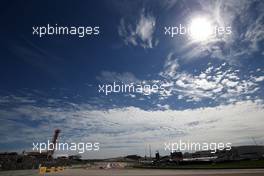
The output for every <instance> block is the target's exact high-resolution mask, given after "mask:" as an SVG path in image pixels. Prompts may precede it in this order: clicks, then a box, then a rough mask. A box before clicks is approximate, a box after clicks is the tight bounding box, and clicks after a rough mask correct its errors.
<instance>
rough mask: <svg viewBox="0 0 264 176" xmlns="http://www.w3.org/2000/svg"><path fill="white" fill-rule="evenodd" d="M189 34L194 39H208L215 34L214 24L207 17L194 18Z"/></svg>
mask: <svg viewBox="0 0 264 176" xmlns="http://www.w3.org/2000/svg"><path fill="white" fill-rule="evenodd" d="M189 34H190V37H191V38H192V40H194V41H206V40H208V39H209V38H210V37H211V36H212V34H213V27H212V24H211V22H210V21H209V20H208V19H206V18H203V17H197V18H194V19H193V20H192V21H191V23H190V26H189Z"/></svg>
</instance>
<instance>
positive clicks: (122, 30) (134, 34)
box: [118, 10, 158, 48]
mask: <svg viewBox="0 0 264 176" xmlns="http://www.w3.org/2000/svg"><path fill="white" fill-rule="evenodd" d="M137 21H138V22H137V23H136V24H135V25H132V24H128V25H127V24H126V23H125V20H124V19H123V18H122V19H121V21H120V25H119V27H118V34H119V35H120V36H121V37H122V38H123V40H124V42H125V44H126V45H129V44H131V45H133V46H141V47H143V48H153V47H154V46H156V45H157V43H158V40H155V39H154V37H153V34H154V32H155V27H156V19H155V18H154V17H153V16H151V15H149V14H146V13H145V11H144V10H142V12H141V14H140V17H139V20H137Z"/></svg>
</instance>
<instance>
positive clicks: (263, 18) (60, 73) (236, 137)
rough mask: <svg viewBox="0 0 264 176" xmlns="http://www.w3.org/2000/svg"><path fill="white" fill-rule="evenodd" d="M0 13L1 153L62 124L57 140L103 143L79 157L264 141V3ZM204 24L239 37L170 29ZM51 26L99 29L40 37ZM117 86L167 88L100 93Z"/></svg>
mask: <svg viewBox="0 0 264 176" xmlns="http://www.w3.org/2000/svg"><path fill="white" fill-rule="evenodd" d="M0 8H1V10H0V14H1V15H0V19H1V23H2V24H1V28H0V36H1V42H0V52H1V58H0V123H1V128H0V135H1V136H2V140H1V141H0V151H2V152H4V151H20V152H21V151H22V150H26V151H30V150H32V142H41V141H47V139H51V138H52V135H53V131H54V129H56V128H59V129H61V131H62V132H61V136H60V139H59V140H60V141H64V142H67V141H68V142H99V143H100V151H97V152H85V153H84V154H82V156H83V158H107V157H116V156H124V155H128V154H139V155H144V154H145V148H146V146H149V145H151V147H152V149H153V151H155V150H159V151H160V152H161V153H162V154H168V153H165V151H164V150H163V148H164V145H163V144H164V142H168V141H178V140H185V141H194V142H226V143H227V142H232V145H234V146H235V145H251V144H254V143H255V142H254V141H256V142H257V143H258V144H264V137H263V126H264V121H263V117H264V116H263V113H264V109H263V108H264V101H263V99H264V91H263V90H264V2H263V1H254V0H241V1H239V3H238V2H237V1H224V0H222V1H221V0H220V1H207V0H206V1H198V0H188V1H181V0H175V1H174V0H162V1H161V0H154V1H153V0H144V1H143V0H133V1H128V0H99V1H95V0H92V1H81V0H78V1H67V0H66V1H56V2H54V1H46V2H45V3H44V2H40V1H39V2H37V1H31V0H30V1H6V2H5V1H3V2H1V7H0ZM197 18H198V19H199V18H200V19H201V18H202V19H206V20H207V21H206V22H210V24H211V23H212V24H214V25H217V26H229V27H231V29H232V33H231V34H230V35H220V36H216V37H215V36H209V37H208V36H206V39H204V38H203V39H202V40H201V37H202V35H203V32H201V31H198V34H197V35H196V36H191V35H175V36H173V37H172V36H171V35H168V33H167V34H166V30H165V28H168V27H173V26H174V27H175V26H179V25H180V24H183V25H186V26H187V25H188V24H193V23H192V21H194V20H195V19H197ZM196 22H197V21H196ZM198 22H199V24H201V21H198ZM47 24H49V25H52V26H56V25H57V26H92V27H94V26H98V27H99V30H100V33H99V35H89V36H85V37H78V36H77V35H45V36H42V37H39V36H38V35H33V30H32V27H36V26H47ZM204 24H207V23H204ZM114 82H116V83H118V84H130V83H132V84H141V85H153V84H156V85H158V86H159V87H161V86H162V87H163V91H160V90H159V91H156V92H155V91H150V92H148V89H147V88H144V89H143V91H142V92H132V93H131V92H119V93H115V92H111V93H109V94H108V95H106V94H105V93H104V92H100V91H99V86H101V85H112V84H113V83H114ZM253 139H254V140H253ZM66 153H67V152H66ZM56 154H57V155H59V154H60V152H56ZM67 154H69V153H67ZM70 154H72V153H70ZM73 154H74V153H73Z"/></svg>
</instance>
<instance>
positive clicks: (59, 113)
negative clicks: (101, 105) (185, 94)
mask: <svg viewBox="0 0 264 176" xmlns="http://www.w3.org/2000/svg"><path fill="white" fill-rule="evenodd" d="M159 106H160V107H162V108H168V106H167V105H159ZM86 107H87V106H85V105H84V106H82V105H78V109H74V108H68V107H67V108H63V107H61V108H51V107H50V108H49V107H35V106H20V107H19V108H16V107H14V108H12V109H10V110H8V111H5V110H1V111H0V114H1V115H4V116H5V117H6V118H5V119H1V124H3V128H1V129H0V133H1V134H8V138H6V140H1V143H10V142H11V143H12V142H16V143H19V142H23V143H26V145H28V146H29V148H30V147H31V144H32V140H37V141H41V140H47V138H48V139H50V138H51V135H52V131H53V130H54V128H60V129H61V130H62V134H61V135H62V136H64V138H63V140H64V141H65V142H66V141H75V142H80V141H82V142H85V141H87V142H89V141H98V142H100V143H101V151H100V152H96V153H89V152H87V153H85V154H84V156H85V157H90V158H95V157H96V158H98V157H99V158H105V157H112V156H120V155H127V154H135V153H139V154H144V146H145V145H146V144H151V145H152V147H153V149H159V150H160V151H161V152H162V148H163V147H164V146H163V143H164V142H168V141H176V142H177V141H178V140H179V139H182V140H186V141H187V140H189V141H194V142H204V141H207V142H231V143H233V144H234V145H240V144H250V142H251V140H250V138H249V137H252V136H253V137H255V138H256V139H258V140H259V141H263V140H264V138H263V135H262V131H263V130H262V129H263V125H264V121H263V113H264V109H263V108H264V106H263V101H254V102H253V101H241V102H236V103H233V104H229V105H220V106H217V107H207V108H199V109H186V110H164V109H163V110H142V109H140V108H136V107H126V108H114V109H109V110H94V109H87V108H86ZM17 118H20V119H21V118H24V120H22V121H21V120H19V121H15V119H17ZM10 120H11V121H10ZM26 121H28V122H30V121H31V122H32V121H34V122H38V123H39V125H38V126H34V127H33V126H31V125H30V123H26ZM62 122H63V123H62ZM194 123H195V124H196V125H191V126H190V124H194Z"/></svg>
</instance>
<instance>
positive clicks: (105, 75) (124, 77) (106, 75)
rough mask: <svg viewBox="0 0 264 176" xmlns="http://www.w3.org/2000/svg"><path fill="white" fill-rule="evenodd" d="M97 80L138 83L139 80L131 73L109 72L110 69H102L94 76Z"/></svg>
mask: <svg viewBox="0 0 264 176" xmlns="http://www.w3.org/2000/svg"><path fill="white" fill-rule="evenodd" d="M96 79H97V80H99V81H102V82H104V81H105V82H108V83H109V82H110V83H113V82H123V83H139V82H140V80H139V79H138V78H136V76H135V75H134V74H133V73H130V72H124V73H117V72H110V71H102V72H101V74H100V75H99V76H97V77H96Z"/></svg>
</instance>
